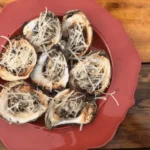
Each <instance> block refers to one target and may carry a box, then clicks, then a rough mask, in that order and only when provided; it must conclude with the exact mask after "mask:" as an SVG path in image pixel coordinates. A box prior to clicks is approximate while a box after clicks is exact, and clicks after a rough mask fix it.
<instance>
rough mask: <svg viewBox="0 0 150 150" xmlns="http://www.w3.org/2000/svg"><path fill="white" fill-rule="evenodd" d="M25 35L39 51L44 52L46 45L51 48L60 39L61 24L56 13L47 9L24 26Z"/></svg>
mask: <svg viewBox="0 0 150 150" xmlns="http://www.w3.org/2000/svg"><path fill="white" fill-rule="evenodd" d="M23 35H24V36H25V37H26V39H27V40H28V41H29V42H30V43H31V44H33V45H34V47H35V48H36V51H37V52H43V47H44V46H45V47H48V48H51V47H52V46H53V45H55V44H57V43H58V42H59V41H60V39H61V37H62V32H61V24H60V21H59V19H58V18H57V17H56V15H55V14H54V13H53V12H50V11H48V10H47V9H46V11H45V12H42V13H41V14H40V16H39V17H38V18H35V19H33V20H31V21H29V22H28V23H27V24H26V25H25V26H24V28H23Z"/></svg>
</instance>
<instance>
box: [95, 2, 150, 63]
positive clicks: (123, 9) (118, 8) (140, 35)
mask: <svg viewBox="0 0 150 150" xmlns="http://www.w3.org/2000/svg"><path fill="white" fill-rule="evenodd" d="M97 1H98V2H99V4H101V5H102V6H103V7H104V8H106V9H107V10H108V11H109V12H110V13H111V14H112V15H113V16H114V17H115V18H117V19H118V20H120V21H121V22H122V23H123V26H124V28H125V30H126V32H127V33H128V34H129V37H130V39H131V41H132V42H133V44H134V45H135V47H136V48H137V49H138V51H139V54H140V56H141V59H142V61H143V62H150V0H97Z"/></svg>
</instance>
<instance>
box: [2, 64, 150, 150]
mask: <svg viewBox="0 0 150 150" xmlns="http://www.w3.org/2000/svg"><path fill="white" fill-rule="evenodd" d="M135 99H136V100H135V102H136V104H135V106H134V107H132V108H131V109H130V110H129V112H128V114H127V116H126V119H125V120H124V121H123V122H122V124H121V125H120V127H119V129H118V131H117V134H116V135H115V137H114V138H113V139H112V141H111V142H110V143H108V144H107V145H106V146H105V147H103V149H108V148H110V149H112V148H149V147H150V64H144V65H142V70H141V72H140V75H139V84H138V88H137V90H136V93H135ZM1 148H3V149H2V150H6V149H4V146H3V145H2V143H0V150H1Z"/></svg>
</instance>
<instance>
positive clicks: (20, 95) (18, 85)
mask: <svg viewBox="0 0 150 150" xmlns="http://www.w3.org/2000/svg"><path fill="white" fill-rule="evenodd" d="M48 100H49V98H48V97H47V96H46V95H44V94H43V93H42V91H40V90H34V89H33V88H32V87H31V86H30V85H29V84H28V83H26V82H24V81H15V82H8V83H6V84H5V85H4V86H3V89H2V91H1V93H0V115H1V116H2V117H3V118H4V119H6V120H7V121H8V122H10V123H17V124H23V123H27V122H32V121H35V120H36V119H37V118H39V117H40V116H41V115H42V114H43V113H44V112H45V111H46V109H47V107H48Z"/></svg>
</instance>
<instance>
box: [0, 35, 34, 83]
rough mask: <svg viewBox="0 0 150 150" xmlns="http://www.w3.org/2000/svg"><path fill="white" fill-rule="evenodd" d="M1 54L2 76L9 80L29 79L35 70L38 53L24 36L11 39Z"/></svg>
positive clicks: (0, 75)
mask: <svg viewBox="0 0 150 150" xmlns="http://www.w3.org/2000/svg"><path fill="white" fill-rule="evenodd" d="M2 37H3V38H5V39H7V40H8V42H9V44H7V45H6V46H3V50H2V52H1V54H0V77H1V78H2V79H4V80H7V81H16V80H22V79H27V78H28V77H29V76H30V73H31V71H32V70H33V68H34V66H35V64H36V61H37V54H36V52H35V49H34V47H33V46H32V45H31V44H30V43H29V42H28V41H27V40H25V39H23V38H14V39H12V40H9V39H8V38H6V37H4V36H2Z"/></svg>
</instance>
